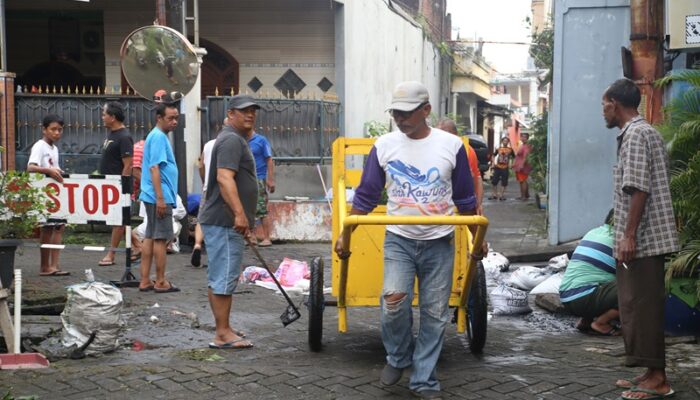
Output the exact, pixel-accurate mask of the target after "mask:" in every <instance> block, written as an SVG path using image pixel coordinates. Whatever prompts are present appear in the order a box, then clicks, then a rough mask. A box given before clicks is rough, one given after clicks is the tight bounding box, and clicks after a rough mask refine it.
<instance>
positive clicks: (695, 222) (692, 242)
mask: <svg viewBox="0 0 700 400" xmlns="http://www.w3.org/2000/svg"><path fill="white" fill-rule="evenodd" d="M672 82H676V83H678V84H682V85H685V86H687V88H686V89H685V90H684V91H683V93H682V94H681V95H680V96H678V97H676V98H674V99H673V100H671V101H670V102H669V103H668V104H667V105H666V107H665V108H664V112H665V118H664V123H663V124H662V125H661V126H659V131H660V132H661V133H662V135H663V136H664V139H665V140H666V142H667V145H668V152H669V157H670V161H671V196H672V197H673V208H674V211H675V213H676V218H677V221H678V227H679V230H680V238H681V246H682V249H681V251H680V252H679V253H678V254H676V255H675V256H674V257H673V258H672V259H671V261H670V263H669V268H668V270H667V278H668V279H670V278H671V277H672V276H695V277H698V272H699V270H700V268H699V266H700V258H699V257H700V69H694V70H684V71H680V72H674V73H672V74H670V75H668V76H666V77H664V78H663V79H660V80H659V81H658V82H657V84H658V85H667V84H669V83H672ZM697 282H698V285H697V287H698V292H697V295H698V298H699V299H700V279H698V281H697Z"/></svg>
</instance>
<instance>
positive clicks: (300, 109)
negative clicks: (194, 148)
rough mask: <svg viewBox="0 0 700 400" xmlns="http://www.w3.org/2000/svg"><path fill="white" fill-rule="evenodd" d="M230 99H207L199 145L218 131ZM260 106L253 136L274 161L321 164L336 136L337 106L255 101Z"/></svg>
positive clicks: (298, 101)
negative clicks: (262, 142)
mask: <svg viewBox="0 0 700 400" xmlns="http://www.w3.org/2000/svg"><path fill="white" fill-rule="evenodd" d="M230 99H231V97H230V96H210V97H207V98H206V100H205V102H206V108H205V109H206V110H207V113H206V115H205V116H204V117H203V118H202V143H206V141H208V140H210V139H212V138H214V137H215V135H216V133H217V132H219V130H220V129H221V125H222V123H223V120H224V118H225V117H226V110H227V109H228V104H229V101H230ZM256 102H257V103H258V104H260V107H261V108H260V110H259V111H258V114H257V120H256V124H255V125H256V127H255V130H256V132H258V133H260V134H262V135H265V137H267V138H268V140H269V141H270V145H271V146H272V157H273V159H275V160H276V161H283V162H302V163H317V162H320V163H323V161H324V160H329V159H330V158H331V145H332V143H333V141H334V140H335V139H337V138H338V136H339V135H340V103H338V102H335V101H328V100H324V99H321V100H309V99H303V100H302V99H256Z"/></svg>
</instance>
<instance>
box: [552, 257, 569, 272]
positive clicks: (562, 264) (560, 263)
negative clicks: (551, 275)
mask: <svg viewBox="0 0 700 400" xmlns="http://www.w3.org/2000/svg"><path fill="white" fill-rule="evenodd" d="M567 265H569V256H568V255H567V254H566V253H564V254H562V255H560V256H556V257H552V258H551V259H549V265H547V268H549V269H550V270H552V271H553V272H559V271H561V270H563V269H564V268H566V266H567Z"/></svg>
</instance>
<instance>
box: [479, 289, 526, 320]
mask: <svg viewBox="0 0 700 400" xmlns="http://www.w3.org/2000/svg"><path fill="white" fill-rule="evenodd" d="M489 300H490V304H491V307H492V308H493V313H494V315H512V314H525V313H529V312H532V309H531V308H530V305H529V304H528V302H527V292H525V291H523V290H519V289H515V288H512V287H509V286H506V285H498V287H496V288H495V289H493V290H492V291H491V292H490V293H489Z"/></svg>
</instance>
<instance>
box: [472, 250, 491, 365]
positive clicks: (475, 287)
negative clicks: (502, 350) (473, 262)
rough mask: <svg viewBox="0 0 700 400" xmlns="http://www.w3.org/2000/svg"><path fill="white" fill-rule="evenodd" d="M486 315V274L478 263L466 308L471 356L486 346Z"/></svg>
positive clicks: (482, 266)
mask: <svg viewBox="0 0 700 400" xmlns="http://www.w3.org/2000/svg"><path fill="white" fill-rule="evenodd" d="M486 313H487V304H486V273H485V272H484V265H483V264H482V263H481V261H479V263H478V264H477V267H476V276H475V277H474V280H473V281H472V284H471V290H470V291H469V305H468V307H467V325H468V326H467V338H468V339H469V350H471V352H472V353H473V354H480V353H481V351H482V350H483V349H484V345H485V344H486Z"/></svg>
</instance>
